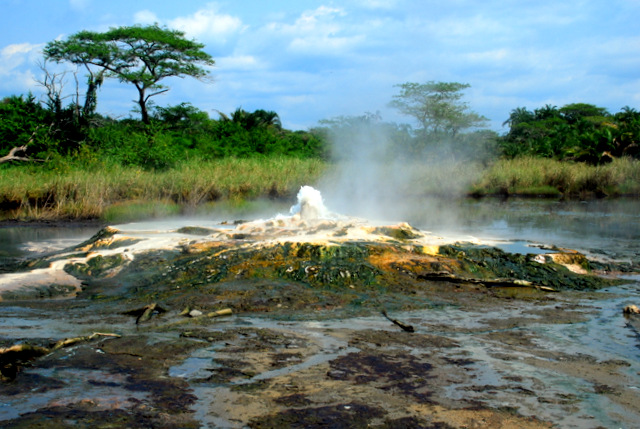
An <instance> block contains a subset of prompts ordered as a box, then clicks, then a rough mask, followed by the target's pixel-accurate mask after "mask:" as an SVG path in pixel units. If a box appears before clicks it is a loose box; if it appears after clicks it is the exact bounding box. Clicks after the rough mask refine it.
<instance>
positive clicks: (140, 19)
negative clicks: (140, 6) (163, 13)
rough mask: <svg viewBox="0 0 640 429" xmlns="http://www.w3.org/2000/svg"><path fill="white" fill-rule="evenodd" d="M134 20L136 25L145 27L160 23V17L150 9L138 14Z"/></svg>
mask: <svg viewBox="0 0 640 429" xmlns="http://www.w3.org/2000/svg"><path fill="white" fill-rule="evenodd" d="M133 20H134V22H135V23H136V24H144V25H151V24H155V23H156V22H159V21H160V20H159V19H158V16H157V15H156V14H155V13H153V12H151V11H150V10H148V9H145V10H141V11H139V12H136V13H135V15H134V16H133Z"/></svg>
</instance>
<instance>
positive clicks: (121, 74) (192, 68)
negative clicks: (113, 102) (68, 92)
mask: <svg viewBox="0 0 640 429" xmlns="http://www.w3.org/2000/svg"><path fill="white" fill-rule="evenodd" d="M203 47H204V45H203V44H200V43H197V42H195V41H192V40H187V39H185V37H184V33H183V32H181V31H178V30H170V29H167V28H161V27H159V26H158V25H157V24H154V25H150V26H144V27H143V26H132V27H117V28H112V29H110V30H109V31H107V32H104V33H97V32H92V31H80V32H79V33H76V34H73V35H71V36H70V37H69V38H68V39H66V40H56V41H53V42H49V43H48V44H47V45H46V47H45V49H44V55H45V58H47V59H51V60H54V61H56V62H62V61H69V62H71V63H73V64H76V65H82V66H84V67H85V68H86V69H87V70H88V73H89V74H88V89H87V96H86V101H85V110H86V111H90V110H92V109H95V106H96V103H97V98H96V93H97V90H98V88H99V87H100V85H101V84H102V81H103V79H104V78H116V79H118V80H120V81H121V82H125V83H130V84H133V85H134V86H135V87H136V89H137V90H138V100H137V103H138V106H139V107H140V113H141V115H142V121H143V122H144V123H146V124H148V123H149V112H148V101H149V99H150V98H151V97H153V96H155V95H158V94H162V93H164V92H167V91H168V90H169V89H168V88H167V87H165V86H164V85H162V84H160V81H161V80H163V79H165V78H167V77H171V76H176V77H183V76H190V77H194V78H196V79H202V78H204V77H205V76H207V74H208V71H207V70H205V69H204V68H202V67H201V65H213V64H214V60H213V59H212V57H211V56H210V55H209V54H207V53H206V52H204V51H203V50H202V48H203Z"/></svg>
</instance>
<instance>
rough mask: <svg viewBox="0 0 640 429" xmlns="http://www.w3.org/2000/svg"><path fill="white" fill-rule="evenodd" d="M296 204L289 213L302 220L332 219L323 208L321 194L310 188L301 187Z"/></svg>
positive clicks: (329, 213) (328, 212)
mask: <svg viewBox="0 0 640 429" xmlns="http://www.w3.org/2000/svg"><path fill="white" fill-rule="evenodd" d="M297 198H298V203H297V204H296V205H294V206H292V207H291V209H290V210H289V212H290V213H291V215H292V216H297V217H299V218H300V219H303V220H314V219H326V218H331V217H334V216H333V215H332V214H331V212H330V211H329V210H328V209H327V208H326V207H325V205H324V201H323V200H322V194H320V191H318V190H317V189H314V188H312V187H311V186H302V187H301V188H300V191H298V196H297Z"/></svg>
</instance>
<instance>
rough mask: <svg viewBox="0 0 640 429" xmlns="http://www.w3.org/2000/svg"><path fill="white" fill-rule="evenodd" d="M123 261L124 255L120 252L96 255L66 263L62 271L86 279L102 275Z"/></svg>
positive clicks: (120, 264)
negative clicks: (80, 260)
mask: <svg viewBox="0 0 640 429" xmlns="http://www.w3.org/2000/svg"><path fill="white" fill-rule="evenodd" d="M125 262H126V259H125V257H124V256H122V255H120V254H116V255H108V256H102V255H97V256H94V257H93V258H90V259H88V260H87V261H86V262H75V263H69V264H66V265H65V266H64V271H65V272H66V273H67V274H71V275H72V276H74V277H76V278H79V279H85V280H87V279H93V278H100V277H104V276H105V275H107V274H108V273H109V271H111V270H113V269H115V268H118V267H121V266H122V265H123V264H124V263H125Z"/></svg>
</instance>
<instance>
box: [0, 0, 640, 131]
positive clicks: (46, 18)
mask: <svg viewBox="0 0 640 429" xmlns="http://www.w3.org/2000/svg"><path fill="white" fill-rule="evenodd" d="M0 7H1V9H0V10H1V14H0V22H1V23H2V25H0V98H3V97H6V96H10V95H21V94H27V93H28V92H29V91H31V92H32V93H33V94H34V95H36V96H37V97H38V98H42V99H43V94H44V92H43V88H42V87H41V86H40V85H39V83H38V81H42V80H43V76H44V73H43V71H42V68H41V66H42V61H43V57H42V49H43V47H44V46H45V45H46V43H47V42H50V41H53V40H56V39H65V38H66V37H68V36H70V35H72V34H74V33H76V32H78V31H81V30H90V31H106V30H108V29H109V28H112V27H119V26H131V25H136V24H140V25H147V24H154V23H158V24H159V25H161V26H166V27H168V28H171V29H177V30H181V31H183V32H185V35H186V37H187V38H189V39H193V40H195V41H197V42H200V43H202V44H204V45H205V47H204V50H205V51H206V52H207V53H208V54H210V55H211V56H212V57H213V59H214V60H215V62H216V64H215V66H213V67H211V68H210V76H211V78H212V79H209V80H208V81H206V82H203V81H199V80H196V79H193V78H183V79H179V78H171V79H167V80H165V81H163V83H165V84H167V85H168V86H169V87H170V88H171V90H170V91H169V92H167V93H165V94H163V95H160V96H157V97H154V98H153V100H154V101H155V103H156V104H157V105H158V106H163V107H166V106H172V105H177V104H180V103H183V102H187V103H191V104H192V105H193V106H195V107H197V108H199V109H201V110H203V111H206V112H207V113H209V115H210V116H211V117H212V118H217V117H218V112H222V113H225V114H229V113H231V112H233V111H234V110H236V109H237V108H242V109H244V110H247V111H254V110H256V109H265V110H273V111H275V112H277V113H278V114H279V116H280V119H281V121H282V124H283V126H284V127H285V128H287V129H292V130H306V129H309V128H312V127H314V126H317V125H318V121H320V120H322V119H330V118H335V117H338V116H360V115H364V114H365V113H368V112H369V113H375V112H379V113H380V115H381V116H382V118H383V120H385V121H393V122H398V123H409V124H411V125H414V126H417V124H415V123H413V122H412V119H411V118H410V117H406V116H401V115H400V114H399V112H398V111H397V110H394V109H393V108H391V107H389V106H388V103H389V102H390V101H391V100H392V97H393V96H394V95H396V94H398V93H399V88H398V87H396V86H395V85H399V84H402V83H406V82H416V83H426V82H429V81H440V82H460V83H465V84H469V85H470V87H469V88H468V89H467V90H465V92H464V98H463V100H464V101H465V102H467V103H468V106H469V108H470V110H472V111H474V112H476V113H478V114H480V115H483V116H485V117H487V118H488V119H489V124H488V125H489V127H490V128H492V129H494V130H496V131H498V132H500V133H502V132H506V131H508V130H507V129H506V128H505V127H503V126H502V124H503V122H504V121H505V120H507V119H508V117H509V113H510V112H511V111H512V110H513V109H515V108H518V107H525V108H527V109H530V110H533V109H536V108H539V107H543V106H545V105H546V104H550V105H554V106H558V107H562V106H563V105H565V104H569V103H590V104H595V105H597V106H600V107H605V108H606V109H608V110H609V112H611V113H615V112H618V111H620V109H621V108H622V107H624V106H630V107H633V108H636V109H640V31H639V30H638V22H639V21H640V1H638V0H607V1H604V0H564V1H558V0H535V1H530V0H484V1H481V2H480V1H477V0H447V1H441V0H438V1H432V0H344V1H333V0H320V1H314V0H296V1H291V0H269V1H266V0H218V1H207V0H202V1H201V0H182V1H169V0H164V1H162V0H126V1H124V0H109V1H104V0H0ZM47 69H48V70H51V71H53V72H57V73H62V72H63V71H68V73H67V74H66V75H65V76H66V77H67V82H66V84H65V87H64V90H65V93H66V94H72V93H74V92H75V89H76V83H75V80H74V77H73V76H74V74H73V72H74V71H75V68H74V66H73V65H71V64H62V65H55V64H52V65H47ZM76 76H77V79H78V81H79V82H80V86H79V87H80V90H81V91H82V90H83V89H84V88H83V84H84V81H85V78H84V73H83V72H82V70H78V71H77V74H76ZM136 97H137V91H136V90H135V88H134V87H133V86H132V85H126V84H121V83H118V82H117V81H115V80H109V81H107V83H105V85H103V87H102V88H101V90H100V92H99V94H98V111H99V112H100V113H102V114H105V115H109V116H112V117H116V118H124V117H129V116H134V117H137V115H136V114H135V113H133V112H132V109H133V108H134V107H135V106H134V100H135V99H136ZM69 100H71V98H69Z"/></svg>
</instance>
